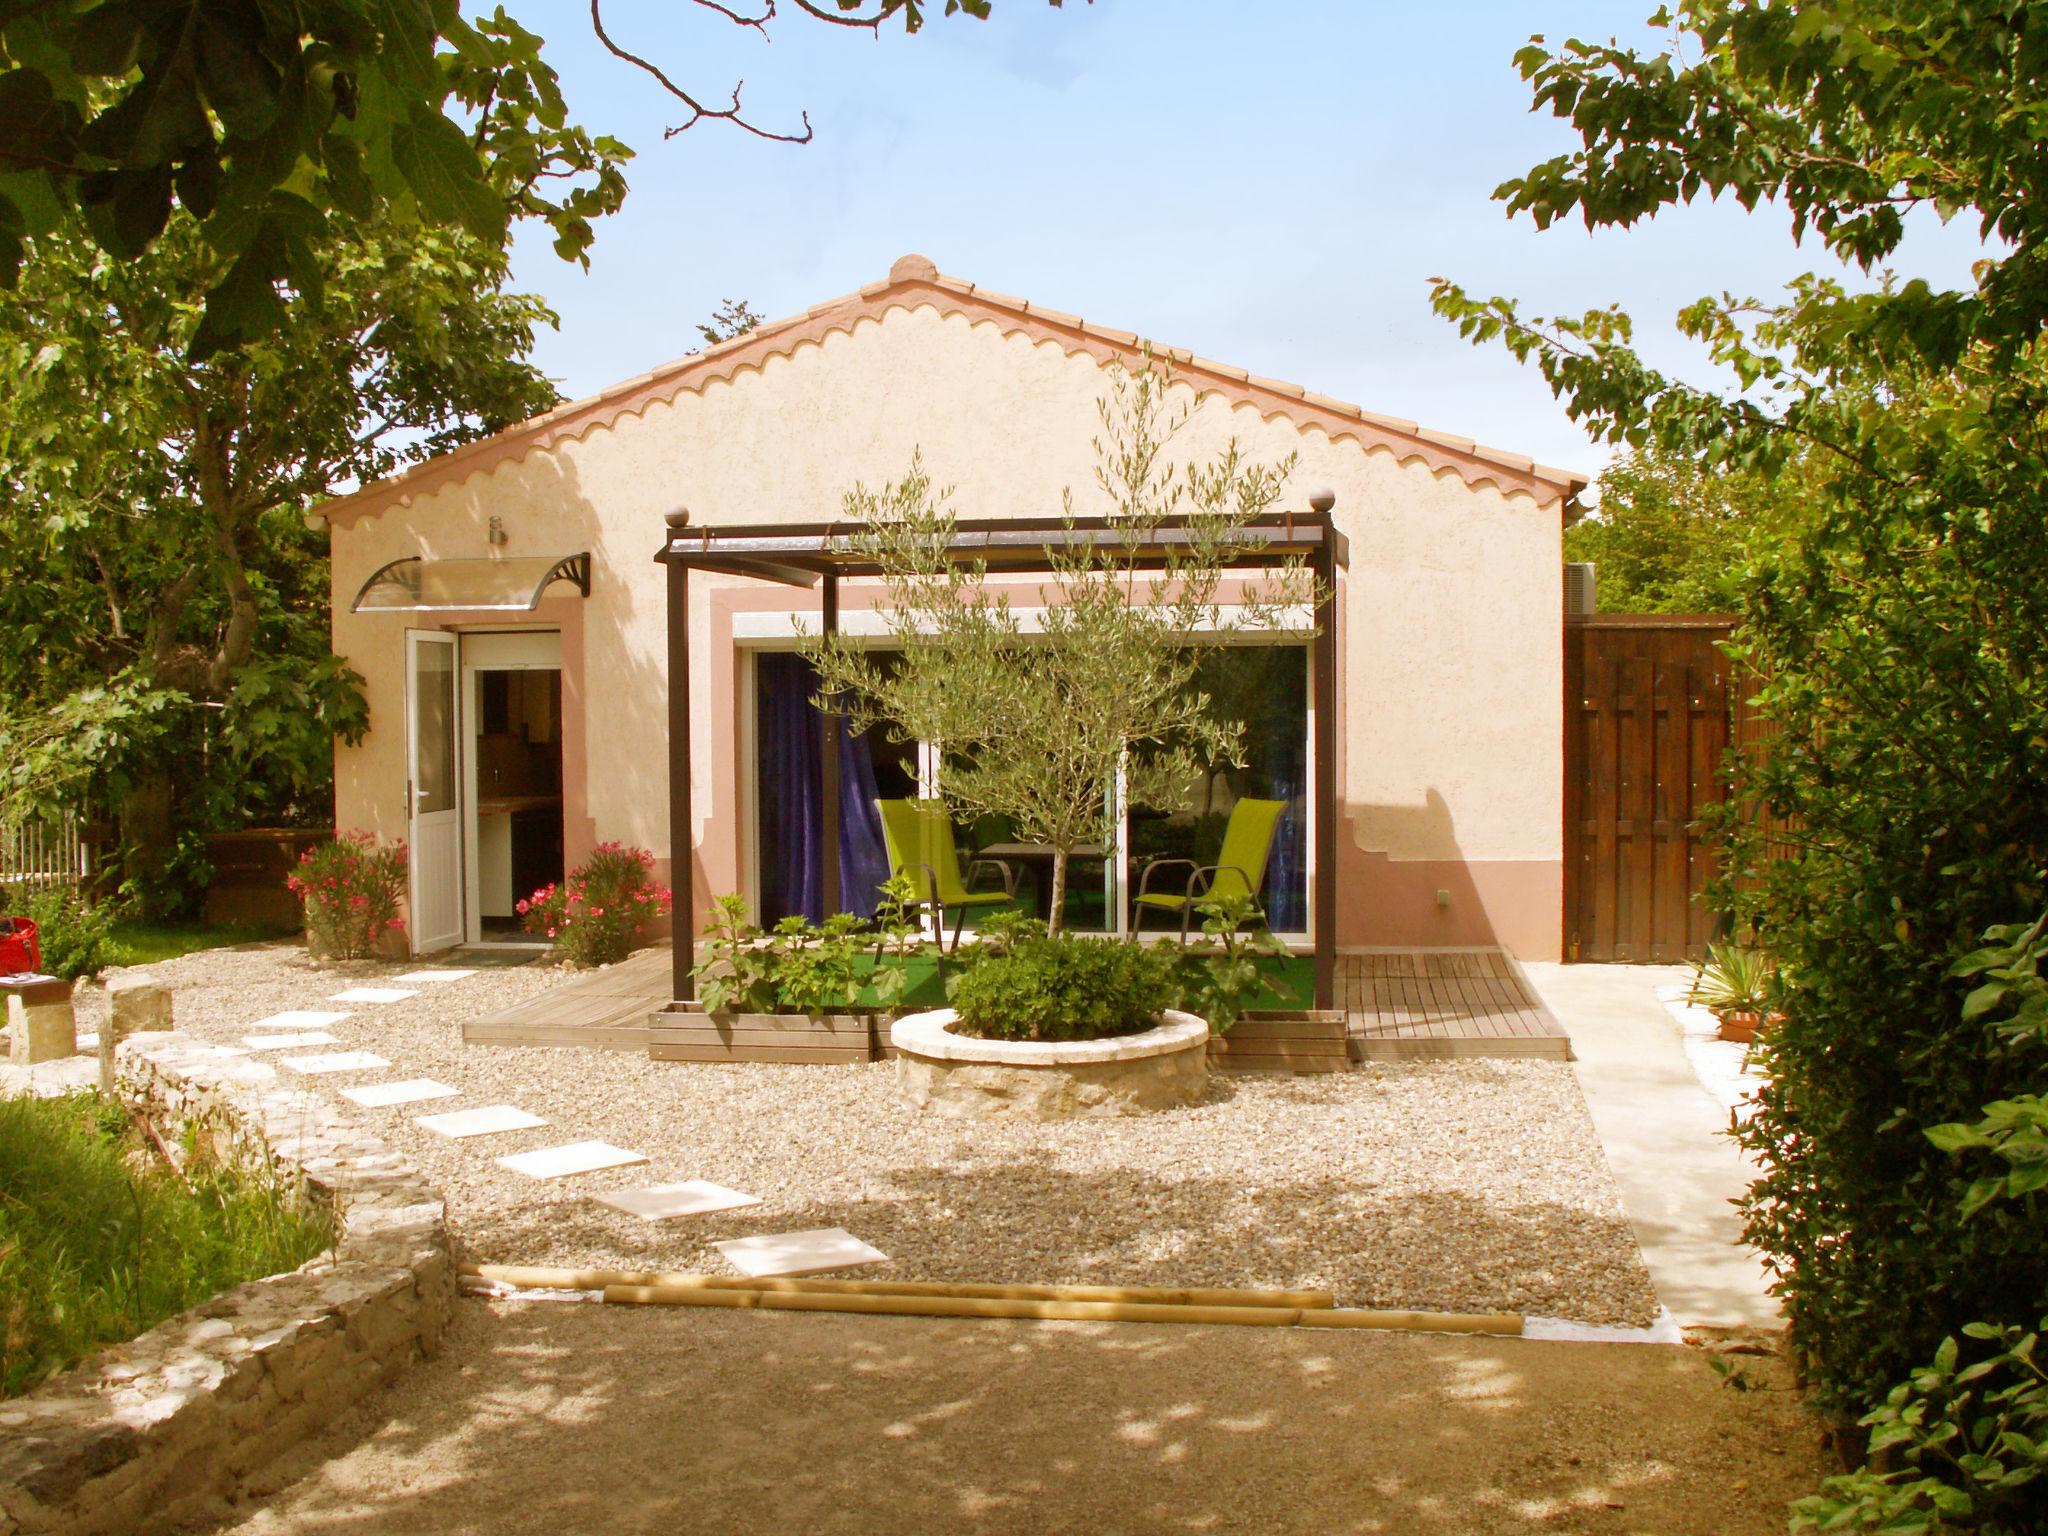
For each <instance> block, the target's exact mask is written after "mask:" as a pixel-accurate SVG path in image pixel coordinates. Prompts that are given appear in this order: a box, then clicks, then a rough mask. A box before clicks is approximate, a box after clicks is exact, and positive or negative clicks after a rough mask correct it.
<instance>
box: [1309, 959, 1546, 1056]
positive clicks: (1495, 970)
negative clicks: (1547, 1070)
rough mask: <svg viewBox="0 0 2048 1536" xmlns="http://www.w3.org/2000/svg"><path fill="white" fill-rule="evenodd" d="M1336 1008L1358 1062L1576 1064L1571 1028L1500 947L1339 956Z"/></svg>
mask: <svg viewBox="0 0 2048 1536" xmlns="http://www.w3.org/2000/svg"><path fill="white" fill-rule="evenodd" d="M1337 1004H1338V1006H1339V1007H1341V1008H1343V1009H1344V1010H1345V1012H1346V1013H1348V1014H1349V1015H1350V1016H1351V1059H1352V1060H1354V1061H1441V1060H1446V1059H1451V1058H1459V1057H1471V1056H1507V1057H1522V1058H1525V1059H1526V1058H1534V1059H1537V1060H1542V1061H1569V1060H1571V1054H1572V1043H1571V1038H1570V1037H1569V1036H1568V1035H1566V1034H1565V1032H1564V1027H1563V1026H1562V1025H1560V1024H1559V1023H1558V1022H1557V1020H1556V1018H1555V1017H1553V1016H1552V1014H1551V1012H1550V1010H1549V1009H1548V1008H1546V1007H1544V1006H1543V1003H1542V1000H1541V999H1539V998H1538V997H1537V996H1536V994H1535V993H1534V992H1532V991H1531V990H1530V988H1529V984H1528V983H1527V982H1526V981H1524V980H1523V978H1522V973H1521V970H1520V969H1519V968H1518V967H1517V966H1516V964H1515V962H1514V961H1513V960H1512V959H1511V958H1510V957H1509V956H1508V955H1507V954H1506V953H1505V952H1504V951H1502V950H1498V949H1445V950H1375V951H1368V952H1366V953H1363V954H1346V955H1339V956H1338V957H1337Z"/></svg>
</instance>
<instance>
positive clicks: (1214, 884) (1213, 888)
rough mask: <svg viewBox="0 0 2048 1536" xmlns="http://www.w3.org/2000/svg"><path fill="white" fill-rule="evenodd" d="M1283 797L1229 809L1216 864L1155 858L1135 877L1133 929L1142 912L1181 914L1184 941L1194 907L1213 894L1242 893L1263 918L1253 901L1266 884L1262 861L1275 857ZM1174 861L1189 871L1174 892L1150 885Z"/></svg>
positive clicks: (1139, 923)
mask: <svg viewBox="0 0 2048 1536" xmlns="http://www.w3.org/2000/svg"><path fill="white" fill-rule="evenodd" d="M1286 809H1287V802H1286V801H1285V800H1240V801H1238V802H1237V804H1236V805H1235V806H1233V807H1232V808H1231V811H1230V825H1228V826H1227V827H1225V828H1224V829H1223V852H1222V853H1221V854H1220V855H1218V857H1217V860H1216V862H1215V863H1214V864H1197V863H1196V862H1195V861H1194V860H1193V859H1153V860H1152V861H1151V862H1149V863H1148V864H1146V866H1145V868H1144V871H1143V872H1142V873H1141V874H1140V875H1139V877H1138V895H1137V899H1136V901H1135V902H1134V904H1133V911H1132V914H1131V916H1132V921H1131V927H1132V929H1133V931H1136V930H1137V929H1140V928H1142V927H1143V926H1144V923H1145V914H1146V912H1148V911H1151V912H1166V913H1176V912H1177V913H1179V914H1180V936H1181V939H1182V941H1183V942H1185V941H1186V939H1187V936H1188V928H1189V926H1190V925H1191V924H1192V923H1193V922H1194V918H1195V907H1196V906H1197V905H1198V904H1199V903H1201V902H1204V901H1207V900H1208V899H1209V898H1210V897H1212V896H1243V897H1245V898H1246V899H1248V900H1249V901H1251V902H1253V903H1254V905H1253V908H1252V915H1253V916H1255V917H1257V918H1260V919H1261V920H1263V919H1264V918H1265V915H1266V914H1265V912H1264V910H1263V909H1262V908H1260V907H1258V906H1257V905H1256V903H1257V902H1258V899H1259V891H1260V890H1261V889H1262V888H1263V887H1264V885H1265V883H1266V862H1267V860H1269V859H1270V858H1271V857H1272V856H1273V832H1274V829H1275V828H1277V827H1278V826H1279V825H1280V813H1281V812H1283V811H1285V810H1286ZM1174 865H1183V866H1185V867H1186V869H1187V871H1188V875H1187V880H1186V883H1185V884H1184V885H1183V886H1182V888H1181V889H1180V890H1179V891H1178V892H1173V893H1168V892H1165V891H1156V892H1155V891H1154V890H1153V889H1152V877H1153V876H1154V875H1156V874H1158V873H1159V872H1160V871H1162V870H1164V869H1168V868H1171V867H1172V866H1174Z"/></svg>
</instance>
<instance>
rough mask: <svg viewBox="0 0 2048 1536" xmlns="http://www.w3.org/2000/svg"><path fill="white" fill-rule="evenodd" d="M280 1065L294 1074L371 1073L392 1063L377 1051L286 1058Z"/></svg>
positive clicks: (333, 1052) (337, 1052)
mask: <svg viewBox="0 0 2048 1536" xmlns="http://www.w3.org/2000/svg"><path fill="white" fill-rule="evenodd" d="M279 1065H281V1066H286V1067H290V1068H291V1069H292V1070H293V1071H294V1072H369V1071H372V1070H374V1069H375V1068H378V1067H388V1066H390V1065H391V1063H390V1062H388V1061H386V1060H385V1059H384V1058H383V1057H382V1056H379V1055H378V1054H377V1053H376V1052H375V1051H327V1052H325V1053H323V1054H321V1055H318V1056H285V1057H281V1058H279Z"/></svg>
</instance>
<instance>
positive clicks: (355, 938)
mask: <svg viewBox="0 0 2048 1536" xmlns="http://www.w3.org/2000/svg"><path fill="white" fill-rule="evenodd" d="M285 884H287V885H288V886H290V887H291V892H292V894H293V895H294V896H296V897H298V898H299V900H300V902H301V903H303V904H304V906H305V909H306V935H307V937H308V938H309V939H310V940H311V942H312V947H313V949H314V951H315V952H316V953H318V954H322V955H325V956H327V957H328V958H329V959H333V960H361V959H363V958H364V957H366V956H368V955H369V954H371V953H372V952H373V951H374V950H375V948H376V944H377V940H378V939H380V938H382V937H383V936H384V934H385V933H387V932H388V931H389V930H391V929H393V928H399V927H402V926H404V922H405V920H404V919H403V918H401V917H400V916H399V915H398V905H399V903H400V902H401V901H403V900H404V899H405V844H404V843H389V844H385V843H379V842H378V841H377V839H376V838H374V837H372V836H371V835H370V834H369V833H367V832H345V833H343V834H342V835H341V836H339V837H336V838H334V839H332V840H331V841H329V842H325V843H317V844H315V845H314V846H313V847H311V848H308V849H307V850H306V851H305V853H304V854H302V855H301V856H300V858H299V867H298V869H297V870H296V871H295V872H294V873H292V874H291V875H288V876H287V877H286V878H285Z"/></svg>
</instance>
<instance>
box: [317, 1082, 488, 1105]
mask: <svg viewBox="0 0 2048 1536" xmlns="http://www.w3.org/2000/svg"><path fill="white" fill-rule="evenodd" d="M461 1091H462V1090H461V1089H460V1088H450V1087H449V1086H448V1085H447V1084H446V1083H437V1082H435V1081H434V1080H433V1079H432V1078H431V1077H408V1078H407V1079H406V1080H405V1081H404V1082H401V1083H371V1084H369V1085H368V1086H367V1087H363V1088H344V1089H342V1090H341V1096H342V1097H343V1098H344V1099H347V1100H349V1101H350V1102H351V1103H355V1104H360V1105H362V1106H363V1108H365V1109H385V1108H388V1107H389V1106H391V1105H393V1104H417V1103H419V1102H420V1100H422V1099H452V1098H454V1097H455V1096H456V1095H457V1094H458V1093H460V1092H461Z"/></svg>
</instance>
